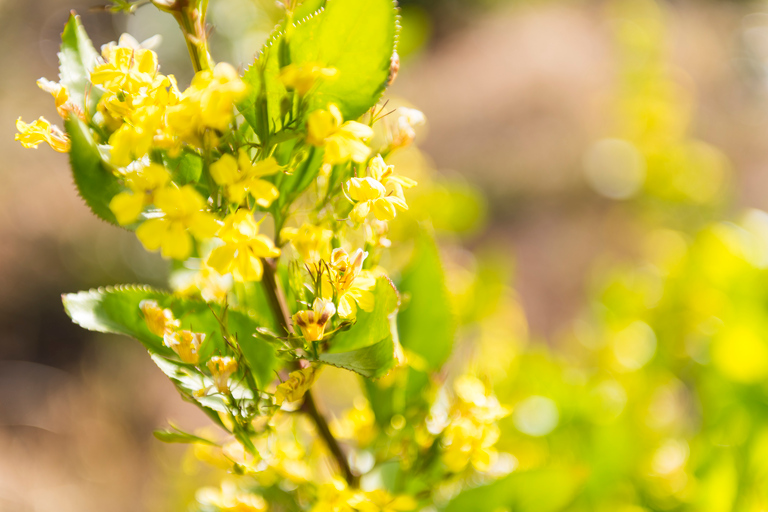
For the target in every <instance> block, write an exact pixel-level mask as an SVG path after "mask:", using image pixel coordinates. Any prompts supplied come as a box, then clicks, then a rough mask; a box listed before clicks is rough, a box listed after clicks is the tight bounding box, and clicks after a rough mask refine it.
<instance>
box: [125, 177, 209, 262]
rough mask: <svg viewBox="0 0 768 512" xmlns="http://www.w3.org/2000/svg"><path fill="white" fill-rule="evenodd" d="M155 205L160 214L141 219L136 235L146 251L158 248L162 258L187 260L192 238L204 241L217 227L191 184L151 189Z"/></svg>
mask: <svg viewBox="0 0 768 512" xmlns="http://www.w3.org/2000/svg"><path fill="white" fill-rule="evenodd" d="M155 206H157V207H158V208H159V209H160V210H161V211H162V212H163V214H164V216H163V217H161V218H157V219H149V220H147V221H145V222H144V223H143V224H142V225H141V226H139V227H138V228H137V229H136V236H137V237H138V238H139V240H140V241H141V243H142V244H144V247H145V248H146V249H147V250H148V251H156V250H158V249H161V254H162V256H163V258H166V259H168V258H173V259H176V260H184V259H187V257H189V255H190V253H191V252H192V237H194V238H196V239H198V240H204V239H206V238H210V237H212V236H213V235H214V234H215V233H216V231H217V230H218V228H219V224H218V222H217V221H216V219H215V218H214V217H213V215H211V214H210V213H208V212H206V211H203V210H204V208H205V200H204V199H203V197H202V196H201V195H200V194H199V193H198V192H197V191H196V190H195V189H194V187H193V186H192V185H185V186H183V187H181V188H175V187H166V188H161V189H160V190H158V191H157V192H155Z"/></svg>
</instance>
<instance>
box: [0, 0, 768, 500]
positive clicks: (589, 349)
mask: <svg viewBox="0 0 768 512" xmlns="http://www.w3.org/2000/svg"><path fill="white" fill-rule="evenodd" d="M99 5H100V2H98V1H89V0H34V1H27V2H20V1H14V0H0V24H1V25H2V30H0V45H1V46H2V48H4V51H3V52H2V54H0V65H1V69H2V70H3V73H2V74H0V151H2V154H3V155H4V162H5V163H4V165H3V166H2V167H1V168H0V173H1V176H2V183H3V185H2V186H1V187H0V240H2V243H0V454H2V455H0V511H2V512H5V511H8V512H11V511H13V512H27V511H29V512H32V511H35V512H47V511H57V512H67V511H69V510H72V511H78V512H88V511H97V510H99V511H100V510H110V511H117V512H119V511H143V510H146V511H154V510H177V509H178V510H181V509H183V504H184V500H185V499H188V498H189V496H190V495H191V494H190V493H191V492H192V491H193V489H194V488H195V486H196V485H197V483H199V482H200V481H203V480H204V479H205V475H202V474H199V473H195V471H196V470H195V469H194V467H193V466H194V465H192V464H191V463H188V462H189V461H188V458H189V455H188V454H187V453H186V451H185V450H184V449H183V448H182V447H177V446H168V445H162V444H161V443H159V442H157V441H156V440H155V439H154V438H153V437H152V435H151V433H152V430H153V429H155V428H159V427H162V426H164V425H165V424H166V421H167V420H168V419H171V420H173V421H175V422H177V423H179V424H182V425H184V426H187V427H189V428H194V427H195V426H198V425H204V424H205V421H204V420H203V419H202V418H200V417H199V415H198V413H197V411H196V410H195V409H194V408H193V407H192V406H188V405H187V404H184V403H183V402H181V401H180V400H179V399H178V395H177V394H176V392H175V390H174V389H173V386H172V385H171V384H170V383H169V382H167V381H166V379H165V377H164V376H163V375H162V374H161V372H160V371H158V370H157V368H155V367H154V365H153V363H152V362H151V360H149V358H147V357H146V355H145V353H144V351H143V350H142V348H141V346H140V345H139V344H138V343H132V342H130V341H129V340H127V339H119V338H116V337H111V336H101V335H97V334H95V333H89V332H87V331H85V330H82V329H80V328H79V327H77V326H75V325H73V324H71V322H70V321H69V319H68V318H67V317H66V315H65V314H64V311H63V308H62V306H61V301H60V295H61V293H64V292H72V291H77V290H80V289H87V288H90V287H97V286H104V285H109V284H116V283H132V282H142V283H149V284H154V285H158V286H163V285H164V282H165V279H166V277H167V266H166V264H165V263H164V262H163V261H162V260H161V259H160V257H159V255H156V254H147V253H146V252H145V251H144V250H143V249H142V248H141V247H140V245H139V243H138V242H137V241H136V240H135V237H134V236H133V235H132V234H130V233H128V232H127V231H122V230H119V229H117V228H114V227H113V226H109V225H107V224H105V223H102V222H101V221H99V220H98V219H96V218H95V217H93V216H92V215H91V214H90V212H89V211H88V210H87V208H86V207H85V206H84V205H83V204H82V203H81V201H80V199H79V198H78V196H77V193H76V190H75V188H74V186H73V184H72V181H71V177H70V174H69V171H68V165H67V160H66V157H65V156H63V155H60V154H57V153H54V152H52V151H49V150H47V149H46V148H42V149H40V150H38V151H31V150H24V149H23V148H21V146H20V145H19V144H18V143H17V142H14V140H13V134H14V133H15V129H14V121H15V119H16V118H17V117H18V116H22V117H23V118H24V119H25V120H27V121H29V120H31V119H36V118H37V117H38V116H40V115H43V116H45V117H47V118H48V119H55V118H56V115H55V109H54V107H53V103H52V102H51V101H50V97H49V96H48V95H47V94H46V93H44V92H42V91H40V90H39V89H38V88H37V87H36V86H35V80H36V79H37V78H39V77H46V78H49V79H56V77H57V74H58V71H57V57H56V51H57V49H58V45H59V40H60V33H61V30H62V28H63V26H64V24H65V22H66V20H67V17H68V15H69V11H70V10H71V9H74V10H76V11H77V12H78V13H79V14H80V15H81V16H82V19H83V23H84V25H85V27H86V29H87V30H88V32H89V34H90V36H91V38H92V39H93V40H94V42H95V43H96V44H97V45H99V44H104V43H107V42H109V41H113V40H116V39H117V38H118V36H119V35H120V34H121V33H123V32H129V33H131V34H132V35H134V36H135V37H136V38H137V39H138V40H140V41H141V40H142V39H145V38H148V37H150V36H152V35H154V34H158V33H159V34H162V35H163V42H162V44H161V45H160V47H159V48H158V49H157V51H158V53H159V56H160V62H161V65H162V70H163V72H164V73H173V74H175V75H176V76H177V77H178V78H179V82H180V84H182V85H186V84H188V82H189V79H190V78H191V69H190V68H189V66H188V64H187V55H186V48H185V46H184V42H183V40H182V39H181V36H180V35H179V34H178V32H177V30H176V28H175V26H174V22H173V20H172V19H171V18H170V17H168V16H164V15H162V14H160V13H158V12H156V11H155V10H154V9H153V8H152V7H147V8H143V9H140V10H139V11H138V12H137V13H135V14H133V15H130V16H127V15H121V14H117V15H113V14H111V13H108V12H105V11H104V10H99V9H98V6H99ZM400 5H401V7H402V28H403V31H402V36H401V40H400V46H399V53H400V56H401V58H402V67H401V70H400V74H399V77H398V79H397V81H396V82H395V84H394V86H393V87H392V88H391V90H390V95H392V96H396V97H400V98H405V99H406V100H407V102H409V103H410V104H412V105H413V106H415V107H416V108H418V109H420V110H422V111H423V112H424V113H425V114H426V117H427V119H428V125H427V127H426V129H425V130H424V131H423V133H420V134H419V135H420V139H419V140H418V141H417V142H418V143H419V146H420V148H421V150H422V153H411V154H409V155H408V157H407V158H406V159H404V162H407V163H404V165H413V166H418V167H419V168H420V169H421V172H428V173H434V177H435V180H436V181H437V183H439V187H438V188H435V189H434V190H433V192H432V193H431V196H429V197H426V196H425V197H421V198H420V202H417V203H418V204H421V205H422V207H423V208H425V209H428V210H430V211H431V212H432V213H433V214H434V217H435V224H436V228H437V229H438V231H441V232H442V234H443V236H444V240H445V241H446V245H447V248H446V256H445V257H446V261H445V264H446V266H447V267H448V269H449V274H450V275H451V276H453V280H454V281H455V282H453V283H452V291H454V293H455V300H456V307H457V309H458V310H460V313H462V311H461V309H462V307H468V306H467V305H468V304H469V302H471V300H472V297H475V298H476V296H477V294H478V293H481V292H482V290H483V288H482V286H481V285H482V284H483V280H485V282H486V285H488V286H490V285H489V284H488V283H490V284H492V285H494V286H496V288H499V287H501V288H502V290H501V291H498V295H499V297H501V298H499V299H498V301H497V303H496V304H494V306H493V307H492V308H491V309H493V312H492V313H489V314H488V315H486V316H485V317H483V318H480V317H473V316H472V315H465V316H466V318H464V319H463V320H462V324H461V328H460V336H462V337H463V338H462V339H466V340H468V341H467V342H466V343H467V344H470V343H472V344H474V345H473V347H474V348H472V350H478V349H477V347H480V349H479V350H491V351H493V353H494V354H502V357H495V356H494V357H490V358H488V360H494V359H497V360H498V361H503V364H502V363H498V362H497V364H495V365H489V366H488V367H484V368H480V369H479V371H482V372H483V373H484V374H486V375H489V376H490V378H492V379H493V380H494V382H498V386H497V393H498V394H499V396H500V398H501V399H502V402H503V403H505V405H509V406H510V408H514V413H513V415H512V416H511V417H510V419H509V421H508V423H509V424H508V425H506V427H504V428H505V430H504V432H505V435H504V438H503V441H502V443H501V444H502V445H503V446H502V447H503V449H504V450H505V451H507V452H509V453H511V454H512V455H513V456H514V458H515V461H516V462H515V464H516V465H517V468H518V471H521V472H522V471H524V470H546V471H548V473H546V474H547V475H550V476H548V477H547V478H550V479H549V480H542V482H545V483H542V484H541V485H545V484H546V485H547V486H549V485H554V487H555V488H557V489H560V491H558V492H554V493H553V494H555V495H556V498H555V499H553V500H554V502H553V503H550V504H547V505H542V504H539V505H538V506H535V505H530V504H529V505H528V506H527V507H528V508H526V506H525V505H524V504H523V505H520V506H519V510H525V511H527V510H530V511H531V512H533V511H538V512H541V511H546V510H551V511H556V510H585V511H586V510H611V511H616V510H619V511H622V510H624V511H626V512H630V511H634V512H639V511H642V510H712V511H715V510H717V511H730V510H734V511H736V510H739V511H741V510H747V511H753V510H754V511H765V510H768V494H766V493H767V492H768V491H766V489H768V485H766V482H768V465H766V462H765V460H767V459H768V430H766V427H765V426H764V425H766V423H765V421H764V420H765V419H766V418H768V389H766V386H765V384H764V383H765V382H766V379H767V378H768V336H766V332H768V329H766V327H768V292H766V291H765V290H766V289H768V286H767V285H768V272H766V267H767V266H768V215H766V214H765V213H763V212H762V210H765V209H768V3H761V2H748V1H725V0H721V1H716V0H711V1H705V0H698V1H694V0H678V1H675V2H652V1H650V0H645V1H641V0H637V1H629V0H628V1H619V0H606V1H579V0H531V1H526V0H474V1H469V0H463V1H462V0H403V1H401V2H400ZM210 9H211V12H210V21H211V22H212V23H213V24H214V25H215V26H216V29H215V31H214V33H213V40H212V49H213V53H214V58H215V59H216V60H222V61H223V60H227V61H229V62H233V63H236V64H240V65H247V64H249V63H250V62H251V61H252V60H253V57H254V55H255V54H256V52H257V51H258V49H259V48H260V46H261V44H263V41H264V40H265V39H266V37H267V35H268V34H269V32H270V31H271V29H272V27H273V26H274V25H275V23H276V21H277V19H278V18H279V15H280V12H279V9H278V8H277V7H276V6H275V5H274V3H273V2H270V1H268V0H211V7H210ZM425 170H426V171H425ZM469 251H475V255H473V254H472V253H471V252H469ZM477 255H480V256H477ZM478 283H479V284H478ZM473 293H474V294H475V295H472V294H473ZM462 301H465V302H462ZM480 316H482V315H480ZM486 317H487V318H486ZM489 318H490V319H492V322H491V320H489ZM460 350H461V346H460ZM467 350H469V349H467ZM180 463H181V465H182V470H183V471H182V470H179V469H178V467H179V464H180ZM182 472H186V473H184V474H180V473H182ZM553 472H554V473H553ZM528 474H530V473H528ZM534 474H536V473H534ZM552 474H554V475H555V476H554V477H552V476H551V475H552ZM551 478H555V480H551ZM553 482H554V484H553ZM534 487H535V486H534ZM560 494H562V496H560ZM558 499H559V500H560V501H557V500H558ZM521 503H522V502H521ZM537 507H538V508H537ZM466 510H469V508H467V509H466ZM516 510H517V509H516Z"/></svg>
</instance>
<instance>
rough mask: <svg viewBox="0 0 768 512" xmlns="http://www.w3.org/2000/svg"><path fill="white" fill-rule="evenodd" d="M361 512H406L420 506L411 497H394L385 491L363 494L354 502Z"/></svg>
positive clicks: (377, 490)
mask: <svg viewBox="0 0 768 512" xmlns="http://www.w3.org/2000/svg"><path fill="white" fill-rule="evenodd" d="M353 505H354V507H355V509H357V510H359V511H360V512H406V511H408V510H413V509H415V508H416V507H417V506H418V503H417V502H416V500H414V499H413V498H411V497H410V496H392V495H391V494H389V493H388V492H387V491H385V490H383V489H376V490H374V491H368V492H361V493H360V494H358V496H357V497H356V499H355V500H354V501H353Z"/></svg>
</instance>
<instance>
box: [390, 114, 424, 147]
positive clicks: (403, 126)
mask: <svg viewBox="0 0 768 512" xmlns="http://www.w3.org/2000/svg"><path fill="white" fill-rule="evenodd" d="M396 119H397V121H396V123H395V126H394V128H390V138H391V142H390V144H389V147H390V149H391V150H395V149H398V148H404V147H407V146H410V145H411V144H412V143H413V140H414V139H415V138H416V131H415V130H414V127H416V126H421V125H423V124H424V123H425V122H426V118H425V117H424V114H423V113H422V112H421V111H420V110H416V109H415V108H407V107H400V108H398V109H397V118H396Z"/></svg>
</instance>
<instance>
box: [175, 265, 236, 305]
mask: <svg viewBox="0 0 768 512" xmlns="http://www.w3.org/2000/svg"><path fill="white" fill-rule="evenodd" d="M172 286H173V288H174V290H175V293H176V294H177V295H181V296H196V295H199V296H200V297H202V298H203V300H204V301H206V302H224V300H226V298H227V295H228V294H229V291H230V290H231V289H232V276H230V275H227V276H222V275H221V274H219V273H218V272H216V270H214V269H213V268H211V267H210V266H208V265H207V264H205V263H203V264H202V265H201V266H200V270H198V271H197V272H192V273H186V272H185V273H178V274H175V275H174V278H173V279H172Z"/></svg>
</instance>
